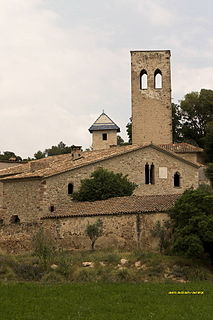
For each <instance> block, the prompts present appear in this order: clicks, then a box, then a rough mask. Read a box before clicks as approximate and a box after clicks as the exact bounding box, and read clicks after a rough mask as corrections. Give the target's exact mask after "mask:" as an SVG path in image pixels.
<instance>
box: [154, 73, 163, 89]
mask: <svg viewBox="0 0 213 320" xmlns="http://www.w3.org/2000/svg"><path fill="white" fill-rule="evenodd" d="M154 88H155V89H162V88H163V81H162V72H161V71H160V70H159V69H156V70H155V74H154Z"/></svg>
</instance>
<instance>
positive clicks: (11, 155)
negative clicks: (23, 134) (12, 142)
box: [0, 151, 22, 161]
mask: <svg viewBox="0 0 213 320" xmlns="http://www.w3.org/2000/svg"><path fill="white" fill-rule="evenodd" d="M11 159H13V160H15V161H22V158H21V157H20V156H17V155H16V154H15V153H14V152H12V151H4V152H3V154H0V160H11Z"/></svg>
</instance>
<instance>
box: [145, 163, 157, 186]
mask: <svg viewBox="0 0 213 320" xmlns="http://www.w3.org/2000/svg"><path fill="white" fill-rule="evenodd" d="M154 169H155V167H154V164H153V163H152V164H151V165H149V164H148V163H146V164H145V184H154V183H155V171H154Z"/></svg>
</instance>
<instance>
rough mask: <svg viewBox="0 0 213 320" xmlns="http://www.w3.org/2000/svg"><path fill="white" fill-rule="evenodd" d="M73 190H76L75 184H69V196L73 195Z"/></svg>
mask: <svg viewBox="0 0 213 320" xmlns="http://www.w3.org/2000/svg"><path fill="white" fill-rule="evenodd" d="M73 188H74V186H73V184H72V183H69V184H68V187H67V192H68V194H72V193H73Z"/></svg>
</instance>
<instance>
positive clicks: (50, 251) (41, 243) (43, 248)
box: [32, 228, 56, 267]
mask: <svg viewBox="0 0 213 320" xmlns="http://www.w3.org/2000/svg"><path fill="white" fill-rule="evenodd" d="M32 244H33V248H34V255H35V256H37V257H38V258H39V260H40V262H41V264H42V265H43V266H44V267H47V264H48V263H50V262H51V261H52V259H53V257H54V256H55V253H56V244H55V241H54V240H53V239H52V237H51V235H50V234H47V233H46V232H45V231H44V230H43V229H42V228H41V229H40V230H39V231H38V232H37V233H36V234H35V235H34V236H33V239H32Z"/></svg>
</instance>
